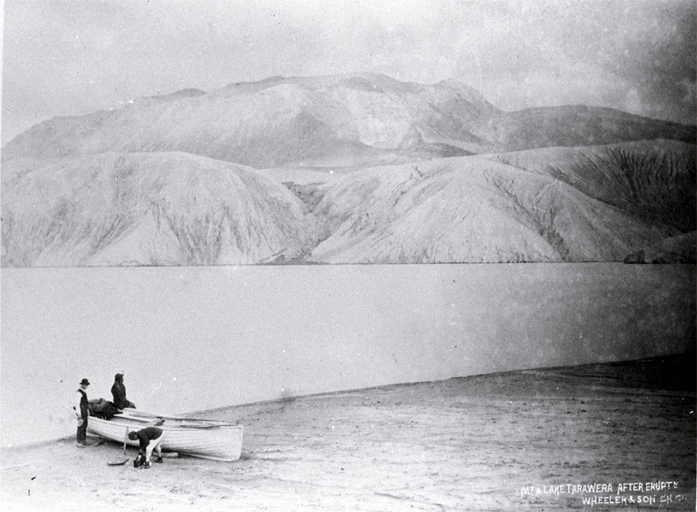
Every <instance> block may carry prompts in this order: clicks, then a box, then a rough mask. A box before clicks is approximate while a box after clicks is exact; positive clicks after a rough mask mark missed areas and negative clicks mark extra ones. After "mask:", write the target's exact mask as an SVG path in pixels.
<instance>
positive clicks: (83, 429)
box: [73, 379, 90, 448]
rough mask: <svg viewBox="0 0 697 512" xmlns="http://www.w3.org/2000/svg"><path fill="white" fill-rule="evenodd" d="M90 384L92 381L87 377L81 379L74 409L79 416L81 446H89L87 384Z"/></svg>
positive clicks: (79, 442)
mask: <svg viewBox="0 0 697 512" xmlns="http://www.w3.org/2000/svg"><path fill="white" fill-rule="evenodd" d="M89 385H90V381H88V380H87V379H82V380H81V381H80V389H78V390H77V399H76V401H75V405H73V410H74V411H75V415H76V416H77V445H78V446H79V447H81V448H82V447H84V446H87V418H88V417H89V411H88V408H87V392H86V391H87V386H89Z"/></svg>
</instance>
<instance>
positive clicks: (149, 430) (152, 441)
mask: <svg viewBox="0 0 697 512" xmlns="http://www.w3.org/2000/svg"><path fill="white" fill-rule="evenodd" d="M164 436H165V433H164V431H163V430H162V429H161V428H157V427H145V428H144V429H141V430H138V431H133V432H129V433H128V439H130V440H131V441H135V440H136V439H137V440H138V441H140V449H139V450H138V457H136V460H135V461H133V465H134V466H135V467H137V468H139V467H143V468H145V469H148V468H149V467H150V457H151V456H152V452H153V450H157V456H156V457H155V462H162V446H161V445H162V438H163V437H164Z"/></svg>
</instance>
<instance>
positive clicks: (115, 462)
mask: <svg viewBox="0 0 697 512" xmlns="http://www.w3.org/2000/svg"><path fill="white" fill-rule="evenodd" d="M129 460H131V459H116V460H110V461H109V462H107V464H108V465H109V466H123V465H124V464H126V462H128V461H129Z"/></svg>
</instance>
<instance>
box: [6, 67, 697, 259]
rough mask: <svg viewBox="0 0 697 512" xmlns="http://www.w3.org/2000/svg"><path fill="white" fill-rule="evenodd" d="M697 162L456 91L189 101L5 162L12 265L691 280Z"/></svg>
mask: <svg viewBox="0 0 697 512" xmlns="http://www.w3.org/2000/svg"><path fill="white" fill-rule="evenodd" d="M695 148H696V146H695V127H691V126H683V125H678V124H674V123H667V122H663V121H656V120H651V119H646V118H642V117H639V116H634V115H630V114H626V113H623V112H619V111H616V110H612V109H600V108H592V107H557V108H542V109H530V110H526V111H520V112H514V113H506V112H502V111H501V110H499V109H497V108H496V107H495V106H493V105H492V104H490V103H489V102H487V101H486V100H485V99H484V98H483V97H482V96H481V95H480V94H479V93H477V92H476V91H475V90H473V89H471V88H469V87H466V86H464V85H462V84H460V83H458V82H456V81H454V80H446V81H443V82H439V83H437V84H434V85H423V84H416V83H405V82H399V81H396V80H393V79H391V78H388V77H386V76H383V75H378V74H371V73H363V74H352V75H341V76H323V77H308V78H280V77H276V78H269V79H267V80H263V81H260V82H255V83H240V84H231V85H229V86H227V87H225V88H223V89H220V90H217V91H213V92H210V93H206V92H203V91H199V90H196V89H184V90H182V91H178V92H176V93H173V94H169V95H165V96H157V97H151V98H141V99H137V100H135V101H133V102H132V104H130V105H128V106H127V107H125V108H121V109H118V110H111V111H103V112H96V113H94V114H91V115H88V116H82V117H67V118H55V119H52V120H49V121H46V122H43V123H40V124H38V125H36V126H34V127H32V128H31V129H29V130H28V131H27V132H25V133H23V134H21V135H19V136H18V137H16V138H15V139H13V140H12V141H10V142H9V143H8V144H7V145H5V147H3V150H2V264H3V265H4V266H80V265H236V264H260V263H459V262H462V263H465V262H467V263H475V262H476V263H481V262H487V263H489V262H491V263H493V262H537V261H623V260H625V259H627V258H628V259H629V260H631V261H679V262H683V261H692V260H694V250H693V249H691V248H690V247H692V246H691V245H690V244H691V242H690V241H691V240H693V238H694V237H692V238H691V237H690V236H687V237H686V236H684V235H686V234H688V233H691V232H694V231H695V230H696V229H697V226H696V222H695V208H696V204H695ZM511 150H515V151H511ZM250 166H251V167H250ZM292 176H298V177H300V176H302V179H298V180H295V179H293V177H292ZM328 176H331V179H329V180H328V179H326V178H327V177H328ZM692 245H694V244H692ZM680 248H682V249H680ZM642 251H643V252H642ZM691 255H692V256H691Z"/></svg>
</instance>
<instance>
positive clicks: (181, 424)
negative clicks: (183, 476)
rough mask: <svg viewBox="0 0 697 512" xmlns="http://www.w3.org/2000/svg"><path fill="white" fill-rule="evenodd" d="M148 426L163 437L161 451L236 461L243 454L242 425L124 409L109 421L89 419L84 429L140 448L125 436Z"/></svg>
mask: <svg viewBox="0 0 697 512" xmlns="http://www.w3.org/2000/svg"><path fill="white" fill-rule="evenodd" d="M149 426H157V427H158V428H161V429H162V430H163V431H164V433H165V435H164V438H163V439H162V450H163V451H173V452H179V453H181V454H185V455H191V456H193V457H200V458H203V459H210V460H219V461H225V462H230V461H235V460H237V459H239V458H240V455H241V454H242V425H235V424H230V423H224V422H220V421H212V420H205V419H197V418H186V417H180V416H165V415H158V414H153V413H147V412H144V411H141V410H136V409H124V410H123V412H122V413H121V414H117V415H115V416H114V417H112V418H111V419H108V420H106V419H102V418H97V417H94V416H90V418H89V420H88V423H87V430H88V431H89V432H91V433H93V434H96V435H98V436H100V437H104V438H106V439H111V440H112V441H117V442H120V443H125V444H128V445H129V446H139V442H138V440H136V441H132V440H130V439H128V433H129V432H133V431H136V430H140V429H142V428H145V427H149Z"/></svg>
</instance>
